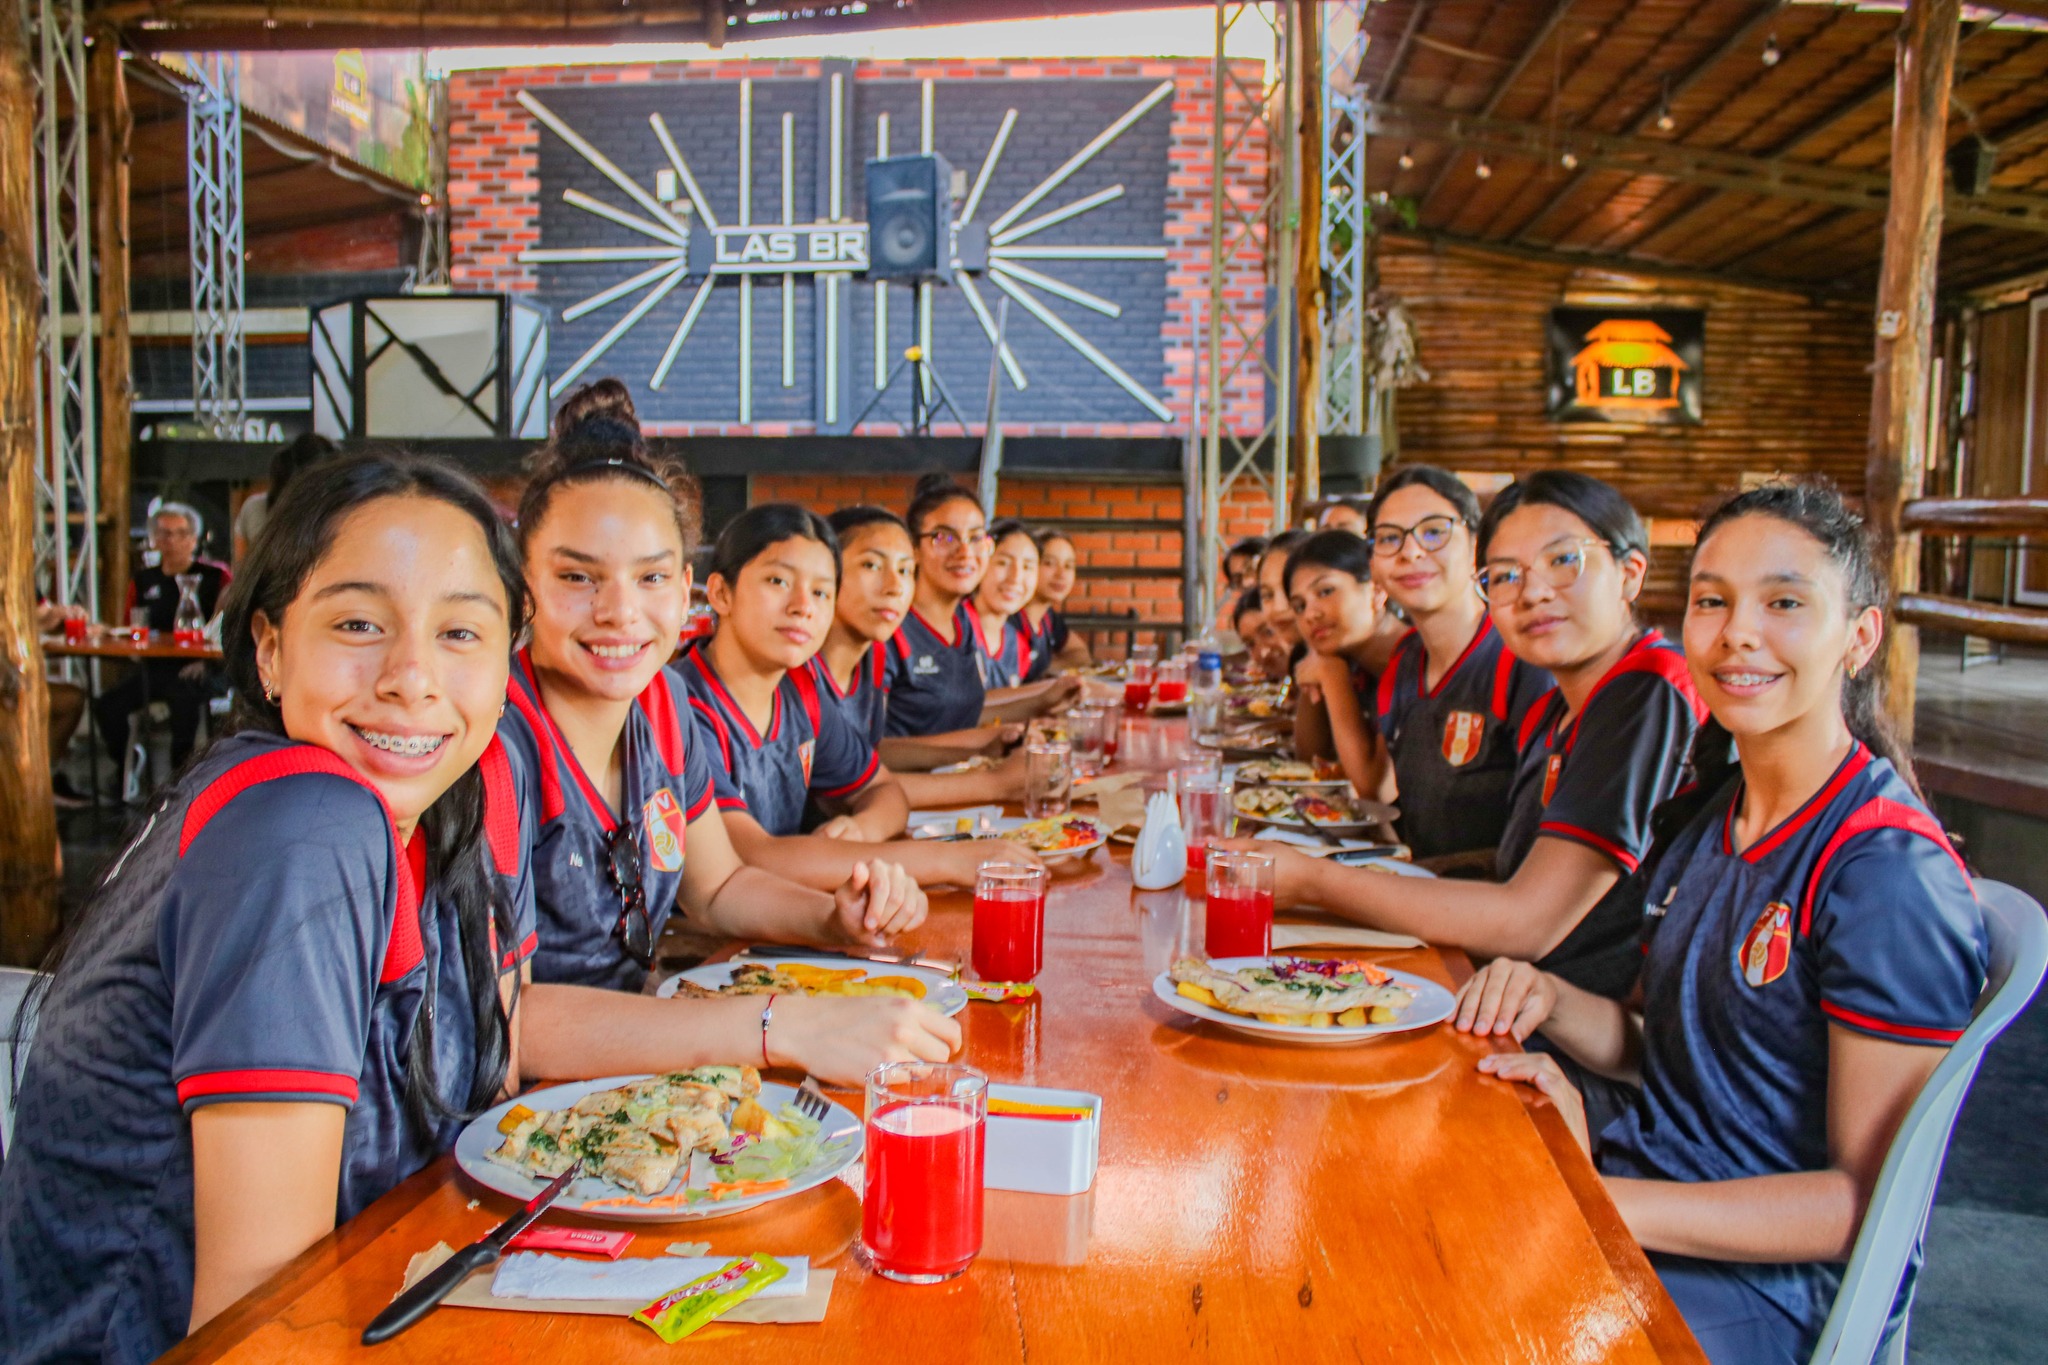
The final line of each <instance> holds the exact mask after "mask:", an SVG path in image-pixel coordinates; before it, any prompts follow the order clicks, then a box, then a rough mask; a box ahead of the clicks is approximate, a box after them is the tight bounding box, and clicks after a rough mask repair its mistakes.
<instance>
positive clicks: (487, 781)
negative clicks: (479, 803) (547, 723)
mask: <svg viewBox="0 0 2048 1365" xmlns="http://www.w3.org/2000/svg"><path fill="white" fill-rule="evenodd" d="M476 766H477V771H478V772H479V773H481V774H482V775H483V779H484V840H485V842H487V843H488V844H489V845H490V846H491V863H492V865H493V866H495V867H496V868H497V869H498V872H499V874H500V875H502V876H506V877H516V876H518V875H519V854H520V852H521V848H520V845H521V843H522V840H521V839H520V837H519V792H518V789H517V787H516V786H515V785H514V783H513V781H512V759H511V756H510V755H509V754H507V753H506V752H505V741H503V740H502V739H499V738H498V737H497V736H496V735H492V736H491V743H490V747H489V748H487V749H485V750H484V756H483V757H482V758H481V759H479V760H478V761H477V765H476Z"/></svg>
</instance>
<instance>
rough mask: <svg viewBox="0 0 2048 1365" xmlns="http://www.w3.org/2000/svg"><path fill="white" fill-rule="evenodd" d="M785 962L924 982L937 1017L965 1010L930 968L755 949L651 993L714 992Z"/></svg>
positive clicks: (952, 985)
mask: <svg viewBox="0 0 2048 1365" xmlns="http://www.w3.org/2000/svg"><path fill="white" fill-rule="evenodd" d="M786 962H800V963H802V964H803V965H805V966H807V967H822V968H824V969H825V970H827V971H833V972H843V971H845V970H846V969H847V968H848V967H860V968H864V969H865V970H866V971H867V974H868V975H869V976H907V977H911V978H914V979H915V980H918V981H922V982H924V1002H925V1004H927V1005H930V1006H931V1007H932V1008H933V1009H935V1010H937V1011H938V1012H939V1013H940V1014H947V1015H951V1014H958V1013H959V1012H960V1011H961V1010H964V1009H966V1008H967V992H966V991H964V990H962V989H960V983H959V982H957V981H955V980H953V978H952V977H950V976H947V975H946V974H945V973H944V972H939V971H934V970H932V969H931V968H930V967H914V966H911V965H910V964H909V963H903V962H864V961H861V960H860V959H858V958H844V957H806V956H804V954H803V953H801V952H795V951H793V952H791V953H789V954H787V955H786V956H783V955H775V956H770V955H769V954H766V953H763V952H762V951H761V950H760V949H758V948H757V949H755V950H754V951H753V952H751V953H750V954H748V956H746V957H745V958H742V959H738V960H735V961H731V962H707V963H705V964H704V965H703V966H701V967H692V968H690V970H688V971H686V972H677V973H676V974H675V975H674V976H672V977H670V978H669V979H668V980H666V981H664V982H662V983H661V985H659V986H657V987H656V988H655V991H654V993H655V994H656V995H658V996H660V997H661V998H662V999H664V1000H666V999H668V998H669V997H671V996H673V995H674V994H675V993H676V984H677V983H678V982H682V981H688V982H691V983H693V984H695V985H699V986H703V987H705V988H707V989H709V990H714V991H715V990H717V989H718V988H719V987H721V986H727V985H731V984H732V974H733V971H734V969H735V968H738V967H746V966H753V965H757V964H758V965H762V966H768V967H779V966H781V965H782V964H784V963H786Z"/></svg>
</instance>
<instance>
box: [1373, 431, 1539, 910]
mask: <svg viewBox="0 0 2048 1365" xmlns="http://www.w3.org/2000/svg"><path fill="white" fill-rule="evenodd" d="M1371 518H1372V535H1371V544H1372V574H1373V581H1374V582H1376V583H1378V584H1379V585H1380V587H1381V588H1382V589H1383V590H1384V591H1385V592H1386V594H1387V598H1388V600H1389V601H1391V602H1394V603H1396V604H1398V605H1399V606H1400V607H1401V609H1402V610H1403V611H1404V612H1406V613H1407V616H1408V620H1409V622H1410V623H1411V626H1412V628H1411V629H1410V630H1409V631H1408V632H1407V633H1406V634H1404V635H1402V636H1401V638H1400V642H1399V643H1398V644H1397V645H1396V646H1395V647H1394V656H1393V659H1392V661H1391V662H1390V663H1389V664H1388V666H1387V668H1386V671H1385V672H1383V673H1381V674H1380V677H1379V687H1378V689H1377V695H1376V696H1375V697H1374V699H1373V706H1374V712H1375V716H1376V719H1377V721H1378V724H1379V732H1380V735H1381V738H1382V740H1383V742H1384V743H1385V744H1386V746H1387V752H1388V755H1389V757H1390V758H1391V760H1392V763H1393V768H1394V785H1395V790H1396V793H1397V799H1398V800H1399V802H1400V806H1401V821H1400V830H1401V837H1402V839H1403V840H1404V841H1405V842H1406V843H1407V844H1408V846H1409V848H1410V849H1412V850H1413V851H1414V854H1415V856H1416V858H1418V859H1450V858H1453V857H1454V856H1455V855H1461V854H1462V855H1467V856H1466V857H1464V858H1462V859H1459V865H1460V866H1461V867H1462V866H1463V865H1466V864H1471V863H1474V862H1477V861H1480V860H1483V865H1484V866H1485V867H1486V868H1488V869H1491V867H1492V865H1493V851H1494V849H1495V848H1496V847H1498V846H1499V844H1500V840H1501V834H1502V832H1503V831H1504V830H1505V829H1506V828H1507V818H1508V788H1509V786H1510V784H1511V783H1512V782H1513V780H1514V775H1515V763H1516V752H1517V751H1516V746H1515V739H1516V737H1517V736H1518V735H1519V734H1520V732H1521V723H1522V719H1523V717H1524V716H1526V715H1527V714H1528V711H1529V708H1530V706H1531V705H1533V704H1534V703H1535V701H1536V699H1537V698H1538V697H1540V696H1542V695H1543V694H1544V693H1545V692H1547V691H1549V689H1550V687H1551V678H1550V675H1549V674H1548V673H1545V672H1544V671H1543V670H1542V669H1540V668H1535V667H1532V666H1531V665H1529V664H1527V663H1524V662H1523V661H1522V660H1520V659H1518V658H1516V657H1515V656H1514V654H1513V653H1511V652H1510V651H1509V650H1508V648H1507V645H1506V644H1505V643H1504V642H1503V640H1502V638H1501V634H1500V632H1499V631H1498V630H1496V629H1494V625H1493V618H1492V617H1491V616H1490V615H1488V613H1487V610H1486V599H1485V598H1484V597H1482V596H1481V595H1480V593H1479V587H1478V584H1477V582H1476V581H1475V580H1476V577H1477V573H1478V569H1477V563H1476V561H1477V558H1478V545H1479V541H1478V533H1479V499H1478V498H1477V497H1475V496H1474V495H1473V493H1472V490H1471V489H1470V488H1468V487H1466V485H1465V482H1464V481H1463V480H1462V479H1460V478H1458V476H1457V475H1455V474H1452V473H1450V472H1448V471H1446V470H1442V469H1438V468H1436V467H1435V466H1434V465H1403V466H1402V467H1401V468H1400V469H1398V470H1396V471H1395V472H1394V473H1393V474H1392V475H1390V476H1389V477H1388V478H1387V479H1386V480H1384V481H1383V482H1382V483H1381V484H1380V489H1379V492H1378V493H1377V494H1376V495H1375V496H1374V498H1373V501H1372V511H1371ZM1440 870H1441V869H1440Z"/></svg>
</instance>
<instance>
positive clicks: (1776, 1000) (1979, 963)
mask: <svg viewBox="0 0 2048 1365" xmlns="http://www.w3.org/2000/svg"><path fill="white" fill-rule="evenodd" d="M1741 790H1742V789H1741V782H1740V779H1739V778H1737V779H1735V780H1733V781H1731V782H1730V783H1729V784H1728V787H1727V790H1726V791H1725V792H1724V793H1723V794H1721V795H1720V796H1718V797H1717V798H1716V799H1715V800H1713V801H1711V802H1709V803H1708V805H1707V807H1706V809H1705V810H1703V811H1702V812H1701V813H1700V814H1699V816H1698V817H1696V818H1695V819H1694V820H1693V821H1692V822H1691V823H1690V824H1689V825H1687V826H1686V827H1685V829H1684V830H1682V831H1681V832H1680V833H1679V834H1678V836H1677V837H1676V838H1674V839H1673V840H1672V841H1671V842H1670V843H1669V844H1668V845H1667V846H1665V847H1664V848H1662V849H1661V850H1660V852H1659V855H1658V858H1657V860H1656V864H1655V866H1654V867H1653V868H1652V869H1651V870H1650V873H1649V879H1648V882H1647V886H1646V892H1647V896H1648V917H1647V919H1646V920H1645V924H1644V932H1645V934H1646V936H1647V942H1646V943H1645V945H1644V952H1645V954H1646V956H1645V957H1644V959H1643V992H1644V1002H1643V1089H1642V1096H1641V1098H1640V1100H1639V1101H1638V1102H1637V1103H1636V1105H1635V1106H1634V1107H1633V1108H1631V1109H1630V1110H1629V1111H1627V1112H1625V1113H1623V1114H1622V1115H1621V1116H1620V1117H1618V1118H1616V1119H1615V1120H1614V1121H1613V1122H1611V1123H1610V1124H1608V1126H1607V1128H1606V1129H1605V1130H1604V1131H1603V1132H1602V1133H1601V1134H1600V1138H1599V1142H1598V1144H1597V1150H1598V1152H1599V1154H1600V1156H1599V1164H1600V1168H1601V1169H1602V1170H1603V1171H1607V1172H1609V1173H1611V1174H1615V1175H1622V1176H1640V1177H1646V1178H1651V1179H1659V1180H1686V1181H1708V1180H1736V1179H1740V1178H1743V1177H1746V1176H1760V1175H1778V1174H1785V1173H1789V1172H1794V1171H1816V1170H1824V1169H1826V1168H1827V1166H1828V1164H1829V1162H1828V1144H1827V1111H1828V1029H1829V1026H1830V1025H1831V1024H1836V1025H1840V1026H1841V1027H1843V1028H1848V1029H1853V1030H1855V1031H1856V1032H1858V1033H1866V1034H1870V1035H1872V1036H1874V1037H1878V1038H1885V1039H1889V1040H1890V1041H1893V1042H1901V1043H1916V1044H1925V1045H1928V1046H1933V1047H1944V1046H1947V1045H1948V1044H1950V1043H1953V1042H1955V1041H1956V1039H1958V1038H1960V1037H1961V1036H1962V1033H1963V1030H1964V1029H1965V1028H1967V1027H1968V1026H1969V1023H1970V1018H1971V1014H1972V1011H1973V1009H1974V1007H1975V1005H1976V1003H1977V996H1978V994H1979V992H1980V991H1982V990H1983V988H1984V974H1985V963H1986V955H1987V944H1986V935H1985V930H1984V920H1983V915H1982V913H1981V911H1980V909H1979V907H1978V905H1977V900H1976V895H1975V892H1974V891H1973V890H1972V888H1971V886H1970V881H1969V878H1968V876H1967V875H1966V873H1965V872H1964V870H1963V865H1962V860H1961V859H1960V858H1958V857H1957V856H1956V853H1955V850H1954V849H1953V848H1952V847H1950V845H1949V842H1948V839H1947V838H1946V837H1945V836H1944V835H1943V834H1942V832H1941V827H1940V826H1939V825H1938V824H1936V823H1935V821H1934V817H1933V816H1931V815H1929V814H1928V812H1927V809H1926V807H1924V806H1922V805H1921V804H1920V802H1919V800H1918V799H1917V798H1916V797H1915V796H1914V795H1913V792H1912V789H1911V788H1910V787H1908V786H1907V785H1906V783H1905V782H1904V781H1903V780H1902V779H1901V778H1900V777H1899V775H1898V773H1897V772H1896V771H1894V770H1893V768H1892V765H1891V764H1890V763H1888V762H1886V761H1885V760H1883V759H1881V758H1873V757H1872V756H1871V754H1870V752H1869V751H1868V750H1867V749H1865V748H1864V747H1863V746H1862V745H1860V744H1859V745H1857V746H1856V748H1855V750H1854V751H1853V752H1852V753H1851V754H1850V755H1849V757H1848V758H1847V759H1845V760H1844V761H1843V763H1842V766H1841V767H1840V768H1839V769H1837V770H1836V772H1835V774H1834V776H1833V778H1832V779H1831V780H1830V781H1829V782H1828V783H1827V785H1826V786H1824V787H1822V788H1821V790H1820V791H1819V792H1817V793H1815V795H1814V796H1813V798H1812V799H1811V800H1809V801H1808V802H1807V803H1806V804H1805V805H1804V806H1802V807H1800V808H1799V810H1797V811H1796V812H1794V813H1793V814H1792V815H1791V816H1790V817H1789V818H1788V819H1786V820H1785V822H1784V823H1783V824H1781V825H1779V826H1778V827H1777V828H1776V829H1774V830H1772V831H1770V832H1769V833H1768V834H1766V835H1764V836H1763V837H1762V838H1760V839H1758V840H1757V841H1756V842H1755V843H1753V844H1751V845H1750V846H1749V847H1748V848H1746V849H1743V850H1742V851H1741V852H1739V853H1738V852H1736V851H1735V848H1734V845H1733V842H1732V840H1731V837H1730V835H1731V829H1732V823H1733V820H1734V816H1735V811H1736V808H1737V806H1738V805H1739V803H1740V800H1741ZM1727 1269H1728V1270H1729V1271H1730V1272H1731V1273H1733V1274H1735V1275H1738V1276H1740V1277H1742V1278H1743V1279H1745V1280H1747V1281H1748V1282H1749V1283H1750V1284H1752V1285H1753V1286H1754V1287H1755V1288H1756V1289H1757V1290H1758V1291H1759V1292H1761V1293H1762V1294H1764V1295H1765V1296H1766V1297H1768V1298H1770V1299H1771V1300H1772V1301H1773V1302H1775V1303H1777V1304H1778V1305H1779V1306H1780V1307H1782V1308H1783V1309H1784V1310H1785V1311H1786V1312H1787V1313H1788V1314H1790V1315H1791V1316H1792V1318H1793V1319H1794V1320H1796V1321H1799V1322H1803V1323H1806V1324H1807V1325H1808V1326H1809V1329H1810V1337H1809V1342H1808V1349H1811V1342H1812V1339H1814V1338H1817V1337H1818V1336H1819V1333H1820V1329H1821V1325H1822V1323H1823V1322H1825V1321H1826V1318H1827V1314H1828V1310H1829V1308H1830V1307H1831V1306H1832V1304H1833V1302H1834V1297H1835V1291H1836V1290H1837V1289H1838V1288H1840V1286H1841V1279H1842V1267H1841V1266H1840V1265H1836V1264H1822V1263H1818V1262H1805V1263H1799V1264H1778V1265H1732V1266H1728V1267H1727ZM1908 1283H1910V1281H1909V1282H1908Z"/></svg>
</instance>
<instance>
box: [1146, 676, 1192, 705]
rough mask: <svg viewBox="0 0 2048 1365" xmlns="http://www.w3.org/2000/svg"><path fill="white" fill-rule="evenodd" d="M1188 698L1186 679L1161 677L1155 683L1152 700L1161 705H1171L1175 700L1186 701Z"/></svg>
mask: <svg viewBox="0 0 2048 1365" xmlns="http://www.w3.org/2000/svg"><path fill="white" fill-rule="evenodd" d="M1187 699H1188V685H1187V682H1186V680H1184V679H1179V678H1161V679H1160V680H1159V681H1158V682H1157V683H1156V684H1154V685H1153V688H1152V700H1154V701H1156V702H1158V703H1159V704H1160V705H1161V706H1171V705H1172V704H1173V703H1175V702H1179V701H1186V700H1187Z"/></svg>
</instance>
